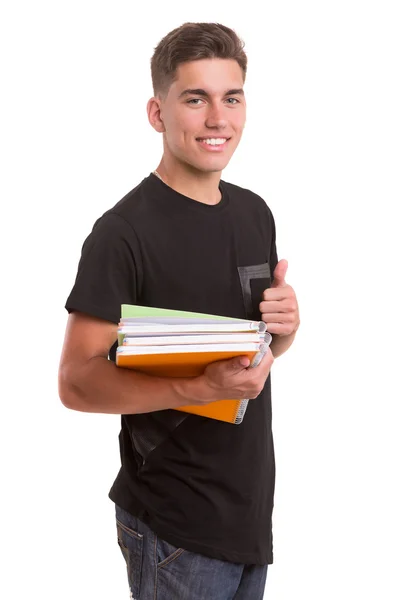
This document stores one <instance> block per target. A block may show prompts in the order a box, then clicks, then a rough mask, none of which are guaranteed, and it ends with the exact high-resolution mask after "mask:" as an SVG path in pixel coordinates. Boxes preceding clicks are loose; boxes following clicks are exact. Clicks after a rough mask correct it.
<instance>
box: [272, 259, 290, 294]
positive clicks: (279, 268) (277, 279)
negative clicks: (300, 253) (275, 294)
mask: <svg viewBox="0 0 400 600" xmlns="http://www.w3.org/2000/svg"><path fill="white" fill-rule="evenodd" d="M288 266H289V263H288V261H287V260H285V259H284V258H283V259H282V260H280V261H279V262H278V264H277V265H276V267H275V270H274V282H273V284H272V285H271V287H272V288H277V287H283V286H285V285H286V281H285V277H286V271H287V269H288Z"/></svg>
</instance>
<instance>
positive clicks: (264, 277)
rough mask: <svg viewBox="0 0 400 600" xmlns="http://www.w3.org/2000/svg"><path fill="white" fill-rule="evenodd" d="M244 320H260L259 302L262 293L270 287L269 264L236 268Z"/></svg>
mask: <svg viewBox="0 0 400 600" xmlns="http://www.w3.org/2000/svg"><path fill="white" fill-rule="evenodd" d="M238 272H239V278H240V285H241V287H242V294H243V301H244V308H245V312H246V319H251V320H255V321H260V320H261V313H260V306H259V305H260V302H261V300H262V294H263V291H264V290H265V289H267V288H269V287H271V269H270V266H269V263H267V262H266V263H262V264H260V265H249V266H246V267H238Z"/></svg>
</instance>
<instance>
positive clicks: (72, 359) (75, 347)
mask: <svg viewBox="0 0 400 600" xmlns="http://www.w3.org/2000/svg"><path fill="white" fill-rule="evenodd" d="M117 330H118V325H117V324H116V323H112V322H110V321H105V320H104V319H99V318H97V317H93V316H91V315H87V314H85V313H82V312H78V311H74V312H72V313H71V314H70V315H69V317H68V322H67V327H66V331H65V338H64V344H63V348H62V352H61V360H60V371H61V372H63V371H68V372H70V373H71V372H73V371H74V370H76V369H79V368H80V367H81V366H83V365H84V364H85V363H87V362H88V361H89V360H91V359H92V358H94V357H96V356H102V357H104V358H108V353H109V350H110V348H111V346H112V345H113V344H114V343H115V341H116V340H117Z"/></svg>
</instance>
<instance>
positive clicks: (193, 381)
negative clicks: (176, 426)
mask: <svg viewBox="0 0 400 600" xmlns="http://www.w3.org/2000/svg"><path fill="white" fill-rule="evenodd" d="M173 387H174V391H175V393H176V395H177V397H178V398H179V406H189V405H191V404H205V403H207V402H210V401H211V400H212V397H211V391H212V390H211V389H210V387H209V386H208V385H207V383H206V381H205V378H204V376H203V375H199V376H198V377H182V378H176V379H174V381H173Z"/></svg>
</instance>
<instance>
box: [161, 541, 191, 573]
mask: <svg viewBox="0 0 400 600" xmlns="http://www.w3.org/2000/svg"><path fill="white" fill-rule="evenodd" d="M184 552H185V550H184V549H183V548H177V547H176V546H173V545H172V544H170V543H169V542H166V541H165V540H162V539H161V538H159V537H158V536H157V568H158V569H162V568H163V567H165V566H167V565H169V564H170V563H171V562H172V561H173V560H176V559H177V558H178V557H179V556H181V554H183V553H184Z"/></svg>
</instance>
